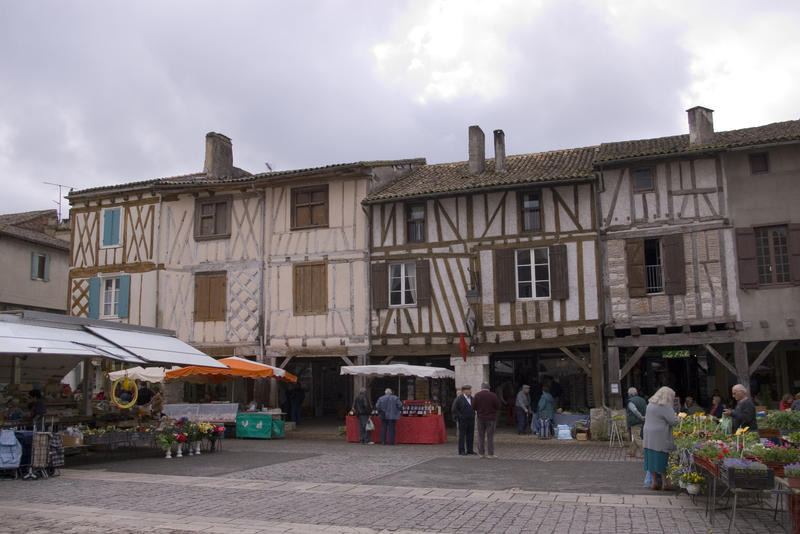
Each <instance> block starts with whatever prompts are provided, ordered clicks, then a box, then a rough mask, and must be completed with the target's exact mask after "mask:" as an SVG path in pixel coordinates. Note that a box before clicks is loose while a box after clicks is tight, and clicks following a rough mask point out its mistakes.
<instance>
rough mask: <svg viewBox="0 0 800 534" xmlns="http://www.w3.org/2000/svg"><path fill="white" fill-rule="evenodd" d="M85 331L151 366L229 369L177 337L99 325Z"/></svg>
mask: <svg viewBox="0 0 800 534" xmlns="http://www.w3.org/2000/svg"><path fill="white" fill-rule="evenodd" d="M86 328H87V330H89V331H90V332H92V333H93V334H96V335H97V336H99V337H101V338H103V339H105V340H107V341H110V342H112V343H114V344H116V345H118V346H120V347H124V348H125V349H126V350H128V351H130V352H131V353H133V354H134V355H136V356H138V357H139V358H141V359H142V360H144V361H145V362H148V363H155V364H164V363H171V364H175V365H202V366H203V367H216V368H219V369H225V368H226V367H227V366H226V365H225V364H223V363H219V362H218V361H217V360H215V359H214V358H212V357H211V356H209V355H207V354H204V353H202V352H200V351H199V350H197V349H196V348H194V347H192V346H191V345H189V344H187V343H184V342H183V341H181V340H180V339H178V338H176V337H174V336H167V335H161V334H151V333H147V332H132V331H130V330H117V329H114V328H98V327H96V326H87V327H86Z"/></svg>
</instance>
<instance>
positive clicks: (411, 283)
mask: <svg viewBox="0 0 800 534" xmlns="http://www.w3.org/2000/svg"><path fill="white" fill-rule="evenodd" d="M416 302H417V267H416V265H415V264H414V263H394V264H392V265H390V266H389V305H390V306H410V305H412V304H416Z"/></svg>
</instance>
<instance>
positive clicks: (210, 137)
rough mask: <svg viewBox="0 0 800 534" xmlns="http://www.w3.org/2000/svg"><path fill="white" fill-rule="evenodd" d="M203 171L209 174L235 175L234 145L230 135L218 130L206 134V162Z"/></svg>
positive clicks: (215, 175)
mask: <svg viewBox="0 0 800 534" xmlns="http://www.w3.org/2000/svg"><path fill="white" fill-rule="evenodd" d="M203 171H204V172H205V173H206V174H208V175H209V176H214V177H219V178H221V177H224V176H233V147H232V145H231V139H230V137H227V136H225V135H222V134H220V133H216V132H208V133H207V134H206V164H205V167H204V168H203Z"/></svg>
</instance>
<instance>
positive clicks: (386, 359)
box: [381, 356, 394, 365]
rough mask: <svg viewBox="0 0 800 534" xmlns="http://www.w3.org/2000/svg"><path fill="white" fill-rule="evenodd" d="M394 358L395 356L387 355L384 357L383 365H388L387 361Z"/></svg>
mask: <svg viewBox="0 0 800 534" xmlns="http://www.w3.org/2000/svg"><path fill="white" fill-rule="evenodd" d="M393 359H394V356H387V357H385V358H384V359H383V361H382V362H381V365H386V364H387V363H389V362H390V361H392V360H393Z"/></svg>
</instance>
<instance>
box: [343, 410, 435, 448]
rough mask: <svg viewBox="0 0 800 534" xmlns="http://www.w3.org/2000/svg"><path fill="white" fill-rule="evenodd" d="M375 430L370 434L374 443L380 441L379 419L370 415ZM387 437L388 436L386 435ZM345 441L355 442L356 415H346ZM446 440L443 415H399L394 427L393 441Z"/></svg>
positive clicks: (425, 441) (356, 434)
mask: <svg viewBox="0 0 800 534" xmlns="http://www.w3.org/2000/svg"><path fill="white" fill-rule="evenodd" d="M372 423H373V424H374V425H375V430H373V431H372V434H371V435H370V440H371V441H374V442H375V443H379V442H380V441H381V420H380V418H379V417H378V416H376V415H373V416H372ZM387 438H388V436H387ZM347 441H351V442H354V443H357V442H358V441H359V439H358V417H356V416H354V415H348V416H347ZM446 441H447V430H446V429H445V426H444V416H442V415H426V416H425V417H401V418H400V419H398V420H397V426H396V427H395V440H394V442H395V443H424V444H428V443H431V444H434V443H444V442H446Z"/></svg>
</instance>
